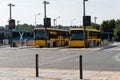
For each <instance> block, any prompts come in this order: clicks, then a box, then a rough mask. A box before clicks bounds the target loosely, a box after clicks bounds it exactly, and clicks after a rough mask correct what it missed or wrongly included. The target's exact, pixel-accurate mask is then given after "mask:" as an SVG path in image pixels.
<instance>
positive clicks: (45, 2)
mask: <svg viewBox="0 0 120 80" xmlns="http://www.w3.org/2000/svg"><path fill="white" fill-rule="evenodd" d="M43 4H44V19H45V18H46V17H47V16H46V4H49V2H47V1H44V2H43ZM44 23H45V22H44ZM44 28H45V47H47V27H46V26H45V24H44Z"/></svg>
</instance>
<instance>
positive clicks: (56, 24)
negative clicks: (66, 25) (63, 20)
mask: <svg viewBox="0 0 120 80" xmlns="http://www.w3.org/2000/svg"><path fill="white" fill-rule="evenodd" d="M57 19H60V16H58V17H57V18H56V26H58V25H57V22H58V21H57Z"/></svg>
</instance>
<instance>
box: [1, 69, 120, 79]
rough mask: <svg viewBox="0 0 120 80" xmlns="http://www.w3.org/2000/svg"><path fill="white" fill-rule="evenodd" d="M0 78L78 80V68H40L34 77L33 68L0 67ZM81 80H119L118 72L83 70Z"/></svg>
mask: <svg viewBox="0 0 120 80" xmlns="http://www.w3.org/2000/svg"><path fill="white" fill-rule="evenodd" d="M0 80H80V78H79V71H78V70H51V69H40V70H39V77H35V69H30V68H0ZM82 80H120V72H114V71H87V70H83V79H82Z"/></svg>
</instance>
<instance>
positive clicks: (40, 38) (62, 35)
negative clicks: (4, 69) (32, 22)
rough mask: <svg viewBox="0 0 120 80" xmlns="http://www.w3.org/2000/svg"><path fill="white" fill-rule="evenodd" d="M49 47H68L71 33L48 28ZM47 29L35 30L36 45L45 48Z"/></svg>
mask: <svg viewBox="0 0 120 80" xmlns="http://www.w3.org/2000/svg"><path fill="white" fill-rule="evenodd" d="M46 32H47V45H48V47H60V46H67V45H68V41H69V38H68V37H69V36H68V35H69V32H68V31H67V30H62V29H56V28H46ZM45 39H46V37H45V28H35V29H34V45H35V46H39V47H45Z"/></svg>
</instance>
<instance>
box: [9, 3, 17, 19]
mask: <svg viewBox="0 0 120 80" xmlns="http://www.w3.org/2000/svg"><path fill="white" fill-rule="evenodd" d="M8 6H9V7H10V19H12V9H11V7H14V6H15V5H14V4H12V3H9V4H8Z"/></svg>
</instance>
